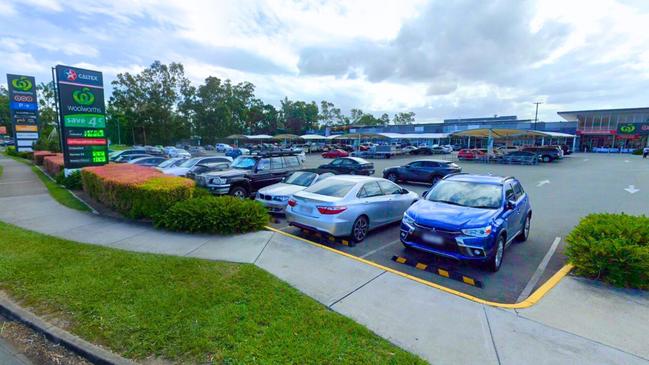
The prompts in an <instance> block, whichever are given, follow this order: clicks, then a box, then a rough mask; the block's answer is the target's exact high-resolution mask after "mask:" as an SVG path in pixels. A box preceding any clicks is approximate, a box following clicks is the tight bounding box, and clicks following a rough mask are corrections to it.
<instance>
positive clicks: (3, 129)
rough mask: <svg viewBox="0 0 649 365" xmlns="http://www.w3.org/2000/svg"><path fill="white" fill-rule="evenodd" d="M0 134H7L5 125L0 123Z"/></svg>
mask: <svg viewBox="0 0 649 365" xmlns="http://www.w3.org/2000/svg"><path fill="white" fill-rule="evenodd" d="M0 134H2V135H4V134H7V127H5V126H3V125H0Z"/></svg>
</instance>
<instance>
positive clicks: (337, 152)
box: [322, 149, 349, 158]
mask: <svg viewBox="0 0 649 365" xmlns="http://www.w3.org/2000/svg"><path fill="white" fill-rule="evenodd" d="M348 156H349V153H347V152H346V151H343V150H340V149H337V150H331V151H327V152H325V153H323V154H322V157H324V158H338V157H348Z"/></svg>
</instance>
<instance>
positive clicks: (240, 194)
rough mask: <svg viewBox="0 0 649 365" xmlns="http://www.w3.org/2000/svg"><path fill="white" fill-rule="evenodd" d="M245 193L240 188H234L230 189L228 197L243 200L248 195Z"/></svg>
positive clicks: (244, 190)
mask: <svg viewBox="0 0 649 365" xmlns="http://www.w3.org/2000/svg"><path fill="white" fill-rule="evenodd" d="M247 193H248V192H247V191H246V189H244V188H241V187H236V188H234V189H232V191H231V192H230V195H232V196H234V197H235V198H239V199H245V198H246V197H247V195H248V194H247Z"/></svg>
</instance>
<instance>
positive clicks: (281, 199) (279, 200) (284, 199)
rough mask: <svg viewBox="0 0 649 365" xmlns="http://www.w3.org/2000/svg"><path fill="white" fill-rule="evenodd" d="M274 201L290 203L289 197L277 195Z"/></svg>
mask: <svg viewBox="0 0 649 365" xmlns="http://www.w3.org/2000/svg"><path fill="white" fill-rule="evenodd" d="M273 200H275V201H278V202H285V201H288V195H276V196H274V197H273Z"/></svg>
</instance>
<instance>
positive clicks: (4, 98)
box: [0, 85, 13, 135]
mask: <svg viewBox="0 0 649 365" xmlns="http://www.w3.org/2000/svg"><path fill="white" fill-rule="evenodd" d="M0 126H5V127H7V133H8V134H9V135H13V131H12V129H13V128H12V127H11V115H10V114H9V91H8V90H7V89H6V88H5V87H4V86H2V85H0Z"/></svg>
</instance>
